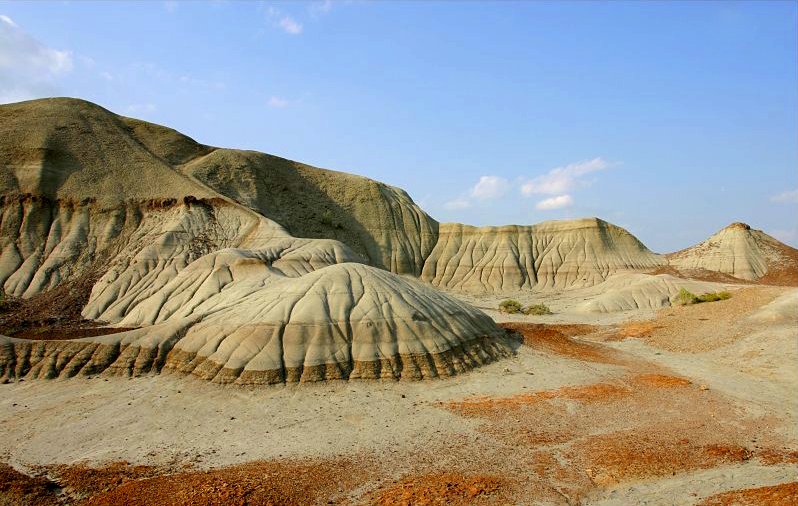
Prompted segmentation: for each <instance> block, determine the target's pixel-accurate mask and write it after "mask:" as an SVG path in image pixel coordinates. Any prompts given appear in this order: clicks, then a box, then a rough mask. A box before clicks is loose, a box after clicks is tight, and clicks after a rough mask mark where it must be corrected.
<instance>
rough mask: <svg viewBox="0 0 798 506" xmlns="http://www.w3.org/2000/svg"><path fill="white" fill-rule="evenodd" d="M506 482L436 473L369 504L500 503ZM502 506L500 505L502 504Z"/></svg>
mask: <svg viewBox="0 0 798 506" xmlns="http://www.w3.org/2000/svg"><path fill="white" fill-rule="evenodd" d="M505 487H506V480H505V479H503V478H499V477H496V476H486V475H463V474H460V473H436V474H427V475H420V476H411V477H408V478H405V479H403V480H401V481H399V482H396V483H393V484H391V485H389V486H387V487H386V488H384V489H382V490H379V491H377V492H376V493H375V494H374V497H373V498H372V500H369V501H367V502H368V504H374V505H378V506H416V505H419V506H421V505H423V506H436V505H441V506H445V505H460V504H463V505H465V504H484V503H486V502H488V501H490V502H491V504H498V503H497V502H496V501H500V499H501V497H502V495H503V494H502V492H503V490H504V489H505ZM499 503H500V502H499Z"/></svg>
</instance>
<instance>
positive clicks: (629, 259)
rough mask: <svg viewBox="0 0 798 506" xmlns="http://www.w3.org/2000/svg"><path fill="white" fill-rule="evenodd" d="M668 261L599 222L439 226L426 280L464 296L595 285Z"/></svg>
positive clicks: (616, 229) (620, 229)
mask: <svg viewBox="0 0 798 506" xmlns="http://www.w3.org/2000/svg"><path fill="white" fill-rule="evenodd" d="M664 263H665V261H664V259H663V258H661V257H660V256H659V255H656V254H654V253H652V252H651V251H649V250H648V248H646V247H645V246H644V245H643V244H642V243H641V242H640V241H638V240H637V239H636V238H635V237H634V236H633V235H631V234H630V233H629V232H627V231H626V230H624V229H622V228H620V227H617V226H615V225H612V224H610V223H607V222H606V221H603V220H599V219H597V218H587V219H582V220H571V221H550V222H544V223H540V224H537V225H532V226H505V227H481V228H477V227H470V226H467V225H460V224H443V225H441V226H440V232H439V240H438V243H437V244H436V245H435V249H433V250H432V253H431V254H430V256H429V258H428V259H427V261H426V263H425V265H424V270H423V272H422V275H421V277H422V279H424V280H425V281H428V282H430V283H431V284H433V285H434V286H439V287H444V288H448V289H452V290H460V291H466V292H486V291H487V292H513V291H517V290H527V289H533V288H534V289H552V288H556V289H560V288H579V287H585V286H592V285H595V284H597V283H600V282H602V281H604V280H605V279H607V277H608V276H610V275H612V274H615V273H618V272H626V271H635V270H650V269H653V268H656V267H657V266H660V265H663V264H664Z"/></svg>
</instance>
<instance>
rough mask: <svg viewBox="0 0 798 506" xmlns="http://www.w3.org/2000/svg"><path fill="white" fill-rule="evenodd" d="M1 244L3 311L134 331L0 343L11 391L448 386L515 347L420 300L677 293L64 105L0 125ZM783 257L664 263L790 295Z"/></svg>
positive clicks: (577, 225)
mask: <svg viewBox="0 0 798 506" xmlns="http://www.w3.org/2000/svg"><path fill="white" fill-rule="evenodd" d="M0 232H2V235H0V286H2V288H3V290H4V292H5V293H6V294H8V295H10V296H14V297H21V298H24V299H26V300H28V301H31V302H32V301H35V300H36V299H35V297H38V296H42V294H44V295H52V294H61V293H63V294H64V297H65V299H64V300H61V301H60V302H61V303H62V304H61V305H62V306H63V305H64V304H67V305H68V306H69V307H80V308H82V316H83V317H84V318H86V319H90V320H94V321H95V322H97V321H99V322H106V323H110V324H113V325H115V326H118V327H120V328H131V327H140V328H138V329H136V330H129V331H125V332H120V333H117V334H113V335H106V336H103V337H91V338H84V339H78V340H64V341H60V342H51V341H47V342H34V341H24V340H20V339H13V338H8V337H0V376H5V377H15V378H16V377H66V376H71V375H75V374H89V375H91V374H98V373H103V374H140V373H146V372H152V371H156V372H159V371H162V370H169V371H179V372H183V373H191V374H194V375H196V376H199V377H202V378H205V379H208V380H211V381H215V382H220V383H244V384H259V383H275V382H282V381H311V380H324V379H344V378H402V379H409V378H428V377H435V376H448V375H451V374H455V373H457V372H461V371H465V370H468V369H470V368H471V367H474V366H476V365H479V364H482V363H485V362H488V361H490V360H493V359H495V358H498V357H501V356H505V355H507V354H509V353H510V352H511V346H510V345H509V344H508V342H507V341H506V340H505V337H504V334H503V331H501V330H499V329H498V328H497V327H496V325H495V324H494V323H493V322H492V321H491V320H490V318H488V317H487V316H486V315H485V314H483V313H482V312H480V311H479V310H477V309H475V308H473V307H470V306H468V305H466V304H464V303H462V302H459V301H457V300H456V299H454V298H452V297H449V296H447V295H444V294H442V293H440V292H438V291H436V290H435V289H434V288H432V287H431V286H430V285H432V286H435V287H440V288H445V289H447V290H455V291H466V292H480V293H484V292H490V293H500V292H517V291H519V290H549V289H552V290H560V289H587V288H589V287H592V286H598V287H602V286H603V288H597V290H599V291H600V292H601V293H600V294H599V293H598V292H597V299H596V301H595V304H594V305H593V306H591V307H590V308H585V309H586V310H596V311H608V310H618V309H625V308H632V307H655V306H657V304H660V305H661V304H664V301H666V300H667V299H668V297H671V296H672V295H673V293H672V292H673V291H674V290H675V289H676V286H677V284H676V283H675V282H673V281H672V280H671V279H670V278H668V277H662V276H656V277H653V276H649V277H648V278H639V277H635V276H636V274H634V273H639V272H641V271H650V270H652V269H655V268H658V267H662V266H664V265H665V264H666V260H665V259H664V257H661V256H659V255H656V254H654V253H652V252H651V251H649V250H648V249H647V248H646V247H645V246H644V245H643V244H641V243H640V241H638V240H637V239H636V238H634V237H633V236H632V235H631V234H629V233H628V232H627V231H626V230H624V229H622V228H619V227H616V226H614V225H611V224H609V223H606V222H604V221H602V220H598V219H595V218H590V219H582V220H572V221H562V222H546V223H541V224H539V225H533V226H507V227H483V228H475V227H469V226H466V225H459V224H444V225H439V224H438V223H437V222H436V221H435V220H433V219H432V218H430V217H429V216H428V215H427V214H426V213H424V211H423V210H421V209H420V208H419V207H418V206H417V205H416V204H415V203H414V202H413V201H412V199H410V197H409V196H408V195H407V194H406V193H405V192H404V191H402V190H400V189H397V188H393V187H390V186H387V185H385V184H382V183H379V182H376V181H372V180H370V179H367V178H364V177H359V176H354V175H350V174H345V173H340V172H334V171H329V170H324V169H317V168H314V167H310V166H307V165H303V164H300V163H297V162H292V161H290V160H285V159H282V158H278V157H274V156H270V155H266V154H263V153H257V152H251V151H239V150H229V149H219V148H214V147H210V146H205V145H202V144H199V143H197V142H195V141H194V140H192V139H190V138H188V137H186V136H184V135H182V134H180V133H178V132H176V131H174V130H171V129H169V128H165V127H162V126H158V125H154V124H151V123H147V122H143V121H139V120H135V119H131V118H125V117H121V116H117V115H115V114H113V113H111V112H109V111H107V110H105V109H103V108H101V107H99V106H97V105H94V104H91V103H88V102H85V101H81V100H75V99H46V100H35V101H30V102H23V103H19V104H10V105H2V106H0ZM795 253H796V250H794V249H792V248H788V247H786V246H784V245H782V244H781V243H778V242H777V241H775V239H772V238H770V237H768V236H766V235H765V234H763V233H761V232H758V231H752V230H750V229H749V228H748V227H747V226H742V225H740V226H733V227H730V228H728V229H725V230H724V231H722V232H721V233H719V234H718V235H716V236H713V238H711V239H710V240H709V241H707V242H705V243H702V244H701V245H699V246H696V247H694V248H690V249H688V250H685V251H683V252H679V253H676V254H673V255H671V259H672V262H673V264H674V265H675V266H679V267H683V268H696V269H698V268H703V269H712V270H717V271H721V272H728V273H729V274H731V275H733V276H737V277H741V278H743V279H759V280H760V281H767V280H769V279H772V280H778V281H780V282H784V280H788V281H789V280H792V279H793V278H791V277H789V276H793V275H794V277H795V280H794V282H795V283H798V269H795V265H796V261H798V260H797V259H798V256H796V254H795ZM630 273H631V274H630ZM785 273H786V274H785ZM400 275H406V276H410V277H417V278H420V279H421V280H422V281H424V282H426V284H423V283H421V282H419V281H416V280H413V279H409V278H405V277H400ZM624 276H627V277H624ZM608 278H609V279H610V280H608ZM674 279H675V278H674ZM605 282H606V283H605ZM602 283H605V284H604V285H602ZM605 292H606V293H605ZM59 297H60V295H59ZM73 301H74V303H72V302H73ZM31 306H35V304H28V306H26V307H27V308H28V310H30V308H31ZM59 307H61V306H59ZM75 315H77V313H75ZM75 318H76V319H77V320H80V318H79V317H78V316H75ZM47 319H49V318H47ZM36 321H37V322H38V320H36ZM45 323H47V322H45ZM80 323H84V322H83V321H80ZM9 333H11V332H10V331H9ZM15 335H16V334H15ZM48 335H50V336H52V332H49V333H48ZM69 335H74V334H69Z"/></svg>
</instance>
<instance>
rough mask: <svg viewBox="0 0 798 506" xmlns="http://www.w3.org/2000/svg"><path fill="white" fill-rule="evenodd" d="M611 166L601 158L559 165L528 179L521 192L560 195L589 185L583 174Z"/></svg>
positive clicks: (526, 194) (527, 194) (529, 194)
mask: <svg viewBox="0 0 798 506" xmlns="http://www.w3.org/2000/svg"><path fill="white" fill-rule="evenodd" d="M607 167H609V164H608V163H607V162H605V161H604V160H602V159H601V158H594V159H592V160H587V161H584V162H578V163H572V164H570V165H566V166H565V167H557V168H555V169H552V170H550V171H549V172H548V173H546V174H543V175H542V176H537V177H535V178H533V179H530V180H527V181H526V182H525V183H524V184H523V185H521V193H522V194H524V195H525V196H527V197H528V196H531V195H534V194H545V195H558V194H562V193H565V192H567V191H570V190H572V189H573V188H575V187H576V186H588V185H589V184H590V182H589V181H585V180H584V179H582V178H583V176H585V175H587V174H590V173H591V172H598V171H600V170H604V169H606V168H607Z"/></svg>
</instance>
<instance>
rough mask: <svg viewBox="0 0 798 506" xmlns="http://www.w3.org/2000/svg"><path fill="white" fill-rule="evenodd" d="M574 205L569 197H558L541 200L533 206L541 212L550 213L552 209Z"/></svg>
mask: <svg viewBox="0 0 798 506" xmlns="http://www.w3.org/2000/svg"><path fill="white" fill-rule="evenodd" d="M573 204H574V199H573V198H572V197H571V196H570V195H558V196H556V197H551V198H548V199H545V200H541V201H540V202H538V203H537V204H535V209H539V210H541V211H552V210H554V209H562V208H564V207H570V206H572V205H573Z"/></svg>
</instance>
